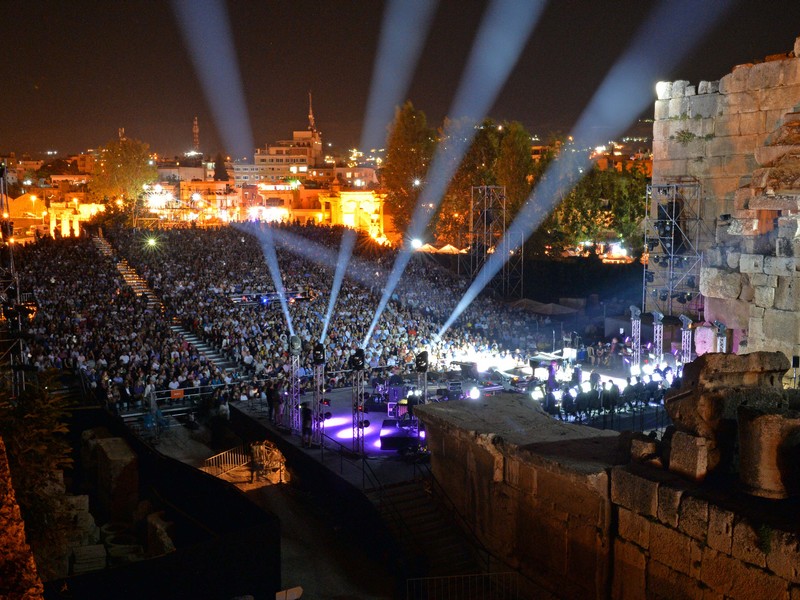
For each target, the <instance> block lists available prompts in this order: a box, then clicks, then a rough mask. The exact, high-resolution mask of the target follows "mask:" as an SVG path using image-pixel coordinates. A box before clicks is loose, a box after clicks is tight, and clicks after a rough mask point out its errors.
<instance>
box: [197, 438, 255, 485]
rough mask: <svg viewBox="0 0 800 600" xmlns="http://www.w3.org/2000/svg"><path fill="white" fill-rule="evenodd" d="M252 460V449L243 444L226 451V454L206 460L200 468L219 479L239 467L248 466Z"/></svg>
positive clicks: (221, 453) (216, 455) (222, 453)
mask: <svg viewBox="0 0 800 600" xmlns="http://www.w3.org/2000/svg"><path fill="white" fill-rule="evenodd" d="M250 460H251V456H250V449H249V448H248V446H246V445H244V444H242V445H241V446H237V447H236V448H231V449H230V450H225V452H220V453H219V454H215V455H214V456H212V457H210V458H207V459H205V460H204V461H203V464H202V465H201V466H200V470H201V471H205V472H206V473H209V474H211V475H215V476H217V477H219V476H220V475H224V474H225V473H227V472H228V471H233V470H234V469H236V468H237V467H241V466H242V465H246V464H247V463H249V462H250Z"/></svg>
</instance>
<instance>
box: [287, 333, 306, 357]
mask: <svg viewBox="0 0 800 600" xmlns="http://www.w3.org/2000/svg"><path fill="white" fill-rule="evenodd" d="M302 348H303V342H301V341H300V338H299V337H297V336H296V335H293V336H292V337H290V338H289V354H291V355H292V356H300V350H302Z"/></svg>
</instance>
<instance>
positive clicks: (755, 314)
mask: <svg viewBox="0 0 800 600" xmlns="http://www.w3.org/2000/svg"><path fill="white" fill-rule="evenodd" d="M764 311H765V309H764V307H763V306H756V305H755V304H751V305H750V318H751V319H758V320H759V322H760V325H761V329H762V330H763V324H764ZM748 322H750V321H748Z"/></svg>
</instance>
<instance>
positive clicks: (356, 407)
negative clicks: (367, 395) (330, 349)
mask: <svg viewBox="0 0 800 600" xmlns="http://www.w3.org/2000/svg"><path fill="white" fill-rule="evenodd" d="M365 362H366V361H365V357H364V349H363V348H358V349H357V350H356V351H355V352H354V353H353V354H351V355H350V359H349V360H348V366H349V367H350V368H351V369H352V370H353V375H354V377H353V452H356V453H358V454H364V430H365V429H366V428H367V427H369V421H367V420H366V419H365V418H364V363H365Z"/></svg>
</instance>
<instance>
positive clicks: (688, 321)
mask: <svg viewBox="0 0 800 600" xmlns="http://www.w3.org/2000/svg"><path fill="white" fill-rule="evenodd" d="M678 319H680V321H681V325H683V328H684V329H691V328H692V320H691V319H690V318H689V317H687V316H686V315H680V316H679V317H678Z"/></svg>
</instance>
